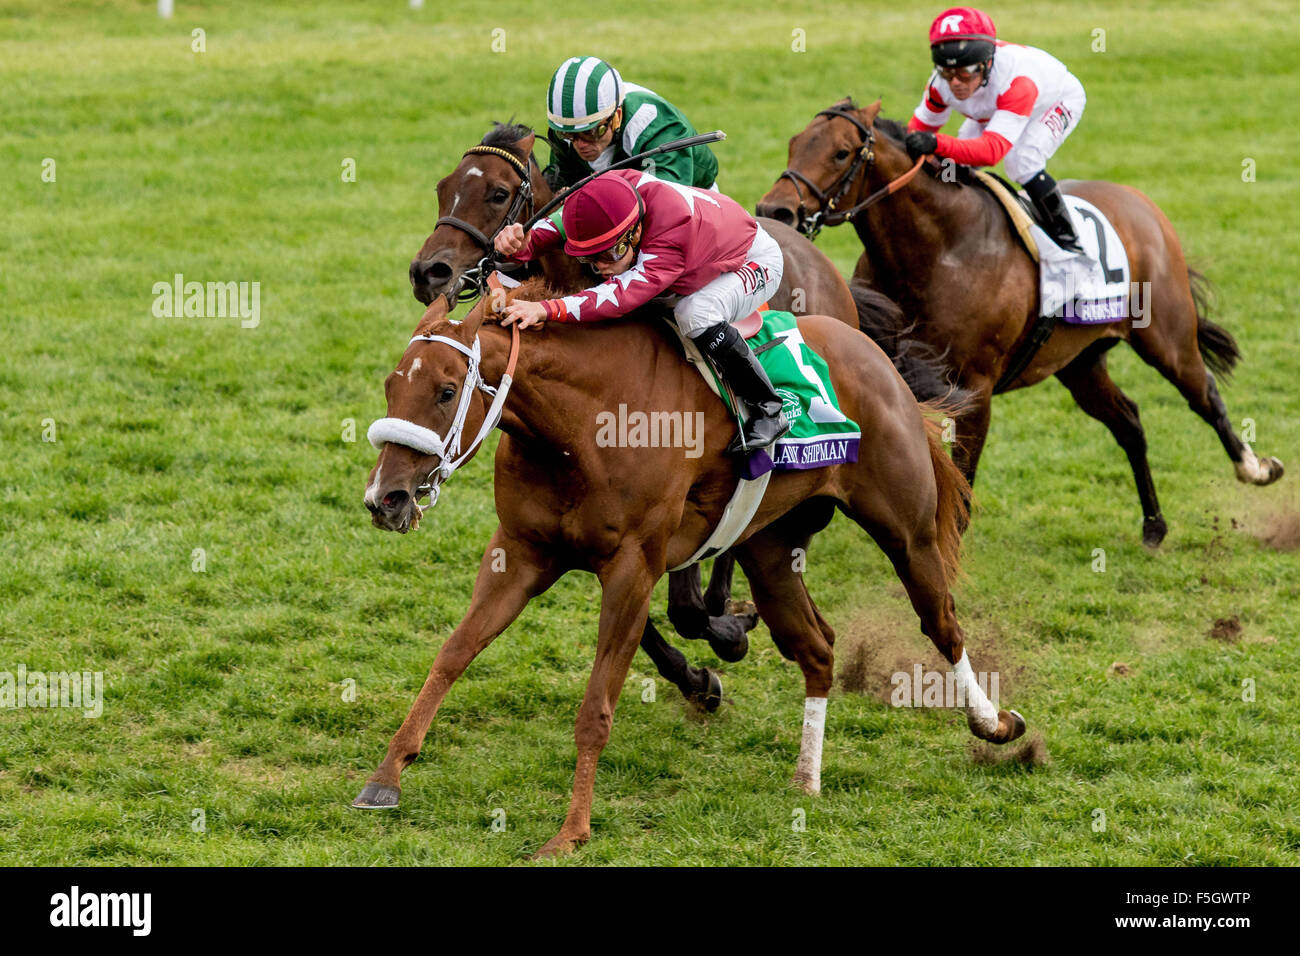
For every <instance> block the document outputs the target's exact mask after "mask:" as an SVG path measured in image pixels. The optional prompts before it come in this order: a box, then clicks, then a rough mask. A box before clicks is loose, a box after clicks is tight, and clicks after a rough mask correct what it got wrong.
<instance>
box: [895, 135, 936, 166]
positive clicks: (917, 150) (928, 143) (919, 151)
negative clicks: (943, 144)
mask: <svg viewBox="0 0 1300 956" xmlns="http://www.w3.org/2000/svg"><path fill="white" fill-rule="evenodd" d="M903 144H904V145H905V146H907V155H908V156H911V157H912V158H913V159H916V158H917V157H918V156H928V155H929V154H930V153H933V152H934V151H935V150H936V149H938V147H939V138H938V137H937V136H935V135H934V133H931V132H930V131H929V130H924V129H914V130H912V132H910V133H908V134H907V135H906V136H905V137H903Z"/></svg>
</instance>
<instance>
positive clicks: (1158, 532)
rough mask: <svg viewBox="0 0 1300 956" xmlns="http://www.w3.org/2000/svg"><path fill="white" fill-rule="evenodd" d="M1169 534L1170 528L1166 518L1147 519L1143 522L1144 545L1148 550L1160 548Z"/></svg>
mask: <svg viewBox="0 0 1300 956" xmlns="http://www.w3.org/2000/svg"><path fill="white" fill-rule="evenodd" d="M1168 533H1169V526H1168V525H1167V524H1165V519H1164V518H1147V519H1145V520H1144V521H1143V522H1142V544H1143V545H1145V546H1146V547H1148V548H1158V547H1160V542H1161V541H1164V540H1165V535H1167V534H1168Z"/></svg>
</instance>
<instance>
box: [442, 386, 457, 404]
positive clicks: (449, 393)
mask: <svg viewBox="0 0 1300 956" xmlns="http://www.w3.org/2000/svg"><path fill="white" fill-rule="evenodd" d="M455 397H456V386H454V385H448V386H447V387H446V388H444V389H443V390H442V394H441V395H439V396H438V404H439V405H446V404H447V403H448V402H450V401H451V400H452V399H453V398H455Z"/></svg>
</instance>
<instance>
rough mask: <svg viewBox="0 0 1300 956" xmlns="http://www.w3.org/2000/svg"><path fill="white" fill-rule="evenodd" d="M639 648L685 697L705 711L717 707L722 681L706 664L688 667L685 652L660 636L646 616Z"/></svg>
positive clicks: (720, 696) (720, 700)
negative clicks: (704, 665)
mask: <svg viewBox="0 0 1300 956" xmlns="http://www.w3.org/2000/svg"><path fill="white" fill-rule="evenodd" d="M641 650H643V651H645V652H646V654H647V655H648V656H649V658H650V659H651V660H652V661H654V663H655V667H656V668H658V670H659V673H660V675H661V676H663V677H664V678H665V679H666V680H668V681H671V682H672V683H673V684H675V685H676V686H677V689H678V690H680V691H681V692H682V696H683V697H685V698H686V699H687V700H688V701H690V702H691V703H692V704H694V705H695V706H696V707H699V708H700V709H701V710H704V711H707V712H709V713H712V712H713V711H715V710H717V709H718V705H719V704H721V703H722V681H721V680H719V679H718V675H717V674H715V673H713V671H711V670H709V669H708V668H707V667H692V666H691V665H690V663H688V662H687V660H686V656H685V655H684V654H683V653H682V652H681V651H679V650H677V648H675V647H673V646H672V645H671V644H669V643H668V642H667V641H666V640H664V636H663V635H662V634H660V633H659V630H658V628H656V627H655V626H654V624H652V623H651V622H650V620H649V619H647V620H646V622H645V632H644V633H643V634H642V635H641Z"/></svg>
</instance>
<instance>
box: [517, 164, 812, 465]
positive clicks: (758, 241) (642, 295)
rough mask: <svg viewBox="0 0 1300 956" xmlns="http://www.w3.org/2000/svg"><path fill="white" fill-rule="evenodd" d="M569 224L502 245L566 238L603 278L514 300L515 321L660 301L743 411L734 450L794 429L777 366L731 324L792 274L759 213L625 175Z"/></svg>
mask: <svg viewBox="0 0 1300 956" xmlns="http://www.w3.org/2000/svg"><path fill="white" fill-rule="evenodd" d="M563 224H564V235H563V236H561V234H560V232H559V230H558V229H556V228H555V226H554V224H552V223H551V222H550V220H548V219H542V220H541V221H540V222H538V223H537V225H535V226H534V227H533V229H532V231H531V232H529V233H528V235H527V236H525V235H524V231H523V226H521V225H518V224H516V225H511V226H507V227H506V228H505V229H503V230H502V231H501V233H500V234H499V235H498V236H497V239H496V248H497V251H498V252H501V253H503V254H505V255H508V256H512V257H513V258H515V259H518V260H520V261H527V260H529V259H533V258H535V257H536V256H538V255H539V254H540V253H542V252H544V251H546V250H548V249H551V248H554V247H555V246H557V245H559V244H560V243H561V242H563V243H564V251H565V252H566V253H568V254H569V255H571V256H575V257H576V258H578V259H579V261H581V262H584V263H586V264H587V265H589V266H591V268H592V269H594V270H595V272H596V273H597V274H599V275H600V276H602V277H604V279H605V281H604V282H602V283H600V284H599V285H596V286H593V287H591V288H589V289H586V290H584V291H582V292H578V293H575V294H573V295H566V296H564V297H563V298H559V299H546V300H544V301H542V302H527V301H523V300H520V299H516V300H514V301H513V302H511V303H510V304H509V305H508V306H507V307H506V317H505V322H506V324H509V323H510V322H514V321H518V322H519V327H520V328H521V329H526V328H529V327H531V326H534V325H540V324H541V323H542V322H545V321H547V320H548V319H549V320H550V321H552V322H578V323H585V322H601V321H604V320H607V319H613V318H617V317H618V316H622V315H626V314H627V313H629V312H631V311H632V310H634V309H636V308H639V307H640V306H643V305H645V304H647V303H648V302H650V301H651V300H660V301H662V302H664V304H666V305H671V306H672V310H673V316H674V318H675V319H676V321H677V327H678V328H679V329H680V330H681V332H682V334H683V335H685V336H686V337H687V338H689V339H691V341H693V342H694V343H695V344H696V345H697V346H698V347H699V349H700V351H701V352H702V353H703V354H704V355H706V356H708V358H709V360H710V362H711V363H712V364H713V367H714V368H715V369H716V370H717V372H718V374H719V376H720V377H721V378H722V379H723V380H724V381H726V383H727V384H728V385H729V386H730V388H731V391H732V393H733V394H734V395H735V397H736V400H737V402H738V403H739V404H740V405H741V406H742V408H743V409H744V412H745V415H744V418H745V421H744V425H743V428H742V430H741V434H740V435H738V436H737V437H736V438H735V439H734V440H733V441H732V442H731V444H730V445H728V446H727V451H728V452H730V453H733V454H745V453H748V452H750V451H754V450H755V449H758V448H765V447H767V446H769V445H771V444H772V443H773V442H775V441H776V440H777V439H778V438H780V437H781V436H782V435H784V434H785V433H786V432H787V431H789V429H790V425H789V423H788V422H787V421H786V419H785V416H784V415H783V414H782V412H781V399H780V397H779V396H778V395H777V394H776V390H775V389H774V388H773V387H772V383H771V381H770V380H769V379H768V377H767V373H766V372H765V371H764V370H763V367H762V365H760V364H759V362H758V359H757V357H756V356H755V355H754V353H753V351H752V350H751V349H750V348H749V346H748V345H747V344H746V342H745V340H744V339H743V338H741V336H740V333H739V332H737V331H736V329H735V328H734V327H733V326H732V325H731V323H732V322H733V321H736V320H738V319H743V318H745V317H746V316H748V315H750V314H751V313H752V312H753V311H754V310H755V309H757V308H758V307H759V306H760V305H762V304H763V303H764V302H766V301H767V299H768V298H769V297H771V296H772V295H773V294H774V293H775V292H776V289H777V286H779V285H780V284H781V274H782V272H783V270H784V259H783V257H782V255H781V248H780V246H778V245H777V243H776V240H774V239H773V238H772V237H771V236H769V235H768V234H767V233H766V232H765V231H764V230H763V228H762V227H761V226H759V224H758V223H757V222H755V220H754V217H753V216H751V215H750V214H749V213H747V212H746V211H745V210H744V209H743V208H741V206H740V205H739V204H738V203H736V202H735V200H733V199H730V198H728V197H727V196H724V195H722V194H721V193H716V192H711V191H707V190H703V189H696V188H694V187H691V186H683V185H680V184H678V183H672V182H668V181H666V180H662V179H656V178H655V177H654V176H652V175H650V174H649V173H646V172H641V171H637V170H616V171H613V172H609V173H606V174H604V175H602V176H598V177H597V178H595V179H593V180H592V181H591V182H589V183H587V185H585V186H583V187H582V188H581V189H579V190H577V191H576V192H575V193H574V194H573V195H572V196H570V197H568V198H567V199H566V200H565V203H564V214H563Z"/></svg>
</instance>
